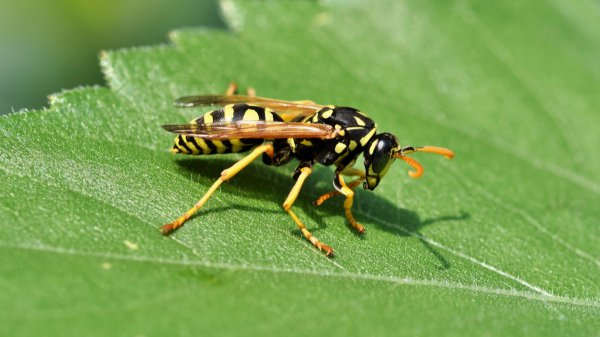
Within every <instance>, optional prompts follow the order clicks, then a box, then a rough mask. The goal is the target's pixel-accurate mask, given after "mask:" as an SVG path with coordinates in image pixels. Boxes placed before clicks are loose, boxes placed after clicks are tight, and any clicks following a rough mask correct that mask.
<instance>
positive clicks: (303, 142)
mask: <svg viewBox="0 0 600 337" xmlns="http://www.w3.org/2000/svg"><path fill="white" fill-rule="evenodd" d="M300 144H302V145H304V146H313V143H312V142H311V141H310V140H308V139H303V140H302V141H301V142H300Z"/></svg>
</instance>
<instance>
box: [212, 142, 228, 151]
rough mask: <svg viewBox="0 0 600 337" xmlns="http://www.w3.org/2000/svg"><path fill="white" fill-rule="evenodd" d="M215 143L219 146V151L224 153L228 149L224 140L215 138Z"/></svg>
mask: <svg viewBox="0 0 600 337" xmlns="http://www.w3.org/2000/svg"><path fill="white" fill-rule="evenodd" d="M212 142H213V144H215V146H216V147H217V153H224V152H225V151H227V147H226V146H225V145H223V142H222V141H220V140H213V141H212Z"/></svg>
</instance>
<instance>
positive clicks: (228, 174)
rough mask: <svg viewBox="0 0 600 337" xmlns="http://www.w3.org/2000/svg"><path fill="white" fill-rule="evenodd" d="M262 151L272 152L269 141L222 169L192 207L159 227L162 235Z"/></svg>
mask: <svg viewBox="0 0 600 337" xmlns="http://www.w3.org/2000/svg"><path fill="white" fill-rule="evenodd" d="M263 153H267V154H271V153H273V145H272V144H270V143H269V144H263V145H259V146H258V147H256V148H254V150H252V152H251V153H250V154H249V155H247V156H246V157H244V158H242V159H240V160H239V161H238V162H237V163H235V164H233V165H232V166H231V167H229V168H227V169H225V170H223V171H222V172H221V176H220V177H219V179H217V181H215V182H214V183H213V185H212V186H211V187H210V188H209V189H208V192H206V194H204V196H203V197H202V199H200V201H198V202H197V203H196V204H195V205H194V207H192V208H190V209H189V210H188V211H187V212H185V213H183V215H182V216H180V217H179V218H177V219H176V220H175V221H173V222H171V223H168V224H166V225H164V226H162V227H161V228H160V232H161V233H162V234H164V235H167V234H170V233H171V232H173V231H174V230H176V229H177V228H179V227H181V226H183V224H184V223H185V222H186V221H187V220H188V219H189V218H190V217H191V216H192V215H194V214H195V213H196V212H198V210H199V209H200V208H202V206H203V205H204V203H206V201H207V200H208V199H209V198H210V197H211V196H212V195H213V193H215V191H216V190H217V188H219V186H221V184H222V183H223V182H225V181H227V180H229V179H231V178H233V176H235V175H236V174H237V173H239V172H240V171H241V170H243V169H244V168H245V167H246V166H248V165H249V164H250V163H251V162H252V161H254V160H255V159H256V158H258V157H259V156H260V155H262V154H263Z"/></svg>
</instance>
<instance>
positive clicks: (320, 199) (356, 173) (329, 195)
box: [313, 167, 365, 206]
mask: <svg viewBox="0 0 600 337" xmlns="http://www.w3.org/2000/svg"><path fill="white" fill-rule="evenodd" d="M341 173H342V174H343V175H345V176H355V177H359V178H358V179H356V180H354V181H351V182H350V183H349V184H348V187H349V188H350V189H351V190H353V189H355V188H356V187H358V185H360V183H361V182H363V181H364V180H365V171H363V170H359V169H355V168H353V167H349V168H346V169H344V170H343V171H342V172H341ZM339 194H342V193H340V192H339V191H337V190H333V191H331V192H327V193H325V194H323V195H321V196H320V197H318V198H317V200H315V201H314V202H313V204H314V205H315V206H321V205H322V204H323V203H324V202H325V201H326V200H328V199H330V198H332V197H335V196H336V195H339Z"/></svg>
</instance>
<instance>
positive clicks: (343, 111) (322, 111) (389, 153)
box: [161, 84, 454, 256]
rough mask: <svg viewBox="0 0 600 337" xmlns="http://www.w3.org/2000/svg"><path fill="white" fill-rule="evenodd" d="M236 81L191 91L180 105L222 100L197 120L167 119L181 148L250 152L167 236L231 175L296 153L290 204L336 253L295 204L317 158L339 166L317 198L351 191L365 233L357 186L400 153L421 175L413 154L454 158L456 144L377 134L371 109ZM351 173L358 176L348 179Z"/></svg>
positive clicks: (368, 184)
mask: <svg viewBox="0 0 600 337" xmlns="http://www.w3.org/2000/svg"><path fill="white" fill-rule="evenodd" d="M235 90H236V87H235V85H234V84H231V85H230V86H229V88H228V90H227V92H226V94H225V95H207V96H187V97H181V98H179V99H177V100H176V101H175V105H176V106H177V107H196V106H201V105H214V104H216V105H222V107H221V108H219V109H216V110H212V111H209V112H207V113H206V114H204V115H203V116H200V117H198V118H196V119H194V120H192V121H191V122H190V123H189V124H181V125H163V127H164V128H165V129H166V130H168V131H171V132H174V133H177V134H178V136H177V137H176V138H175V144H174V145H173V147H172V148H171V152H173V153H184V154H195V155H212V154H222V153H238V152H247V151H250V154H248V155H247V156H246V157H244V158H242V159H241V160H239V161H238V162H236V163H235V164H233V165H232V166H231V167H229V168H227V169H225V170H224V171H222V172H221V176H220V177H219V178H218V179H217V181H215V183H214V184H213V185H212V186H211V187H210V188H209V189H208V191H207V192H206V193H205V194H204V196H203V197H202V198H201V199H200V201H198V202H197V203H196V204H195V205H194V206H193V207H192V208H191V209H189V210H188V211H187V212H185V213H184V214H183V215H182V216H180V217H179V218H177V219H176V220H175V221H173V222H171V223H168V224H166V225H164V226H163V227H162V228H161V232H162V233H163V234H165V235H167V234H169V233H171V232H173V231H174V230H176V229H177V228H179V227H181V226H182V225H183V224H184V223H185V222H186V221H187V220H188V219H189V218H190V217H191V216H192V215H193V214H194V213H196V212H197V211H198V210H199V209H200V208H201V207H202V206H203V205H204V203H206V201H207V200H208V199H209V198H210V196H211V195H212V194H213V193H214V192H215V191H216V190H217V188H218V187H219V186H220V185H221V184H222V183H223V182H224V181H227V180H229V179H231V178H232V177H233V176H235V175H236V174H237V173H238V172H240V171H241V170H242V169H244V168H245V167H246V166H248V165H249V164H250V163H251V162H252V161H254V160H255V159H257V158H258V157H261V156H262V160H263V162H264V163H265V164H267V165H274V166H280V165H284V164H286V163H288V162H290V161H291V160H292V159H297V160H298V161H299V164H298V167H297V168H296V170H295V172H294V175H293V178H294V180H295V181H296V182H295V184H294V186H293V187H292V190H291V191H290V193H289V195H288V196H287V198H286V199H285V201H284V203H283V209H284V210H285V212H287V213H288V214H289V215H290V216H291V217H292V219H293V220H294V222H295V223H296V225H297V226H298V228H299V229H300V230H301V231H302V234H303V235H304V237H305V238H306V239H307V240H308V241H310V242H311V243H312V244H313V245H314V246H315V247H317V248H318V249H320V250H321V251H323V252H325V253H326V254H327V256H332V255H333V249H332V248H331V247H330V246H328V245H326V244H324V243H322V242H321V241H319V240H318V239H317V238H316V237H315V236H313V235H312V234H311V233H310V232H309V231H308V229H306V227H305V226H304V224H303V223H302V221H301V220H300V219H299V218H298V216H297V215H296V213H294V211H293V210H292V205H293V204H294V201H295V200H296V198H297V196H298V193H299V192H300V189H301V188H302V185H303V184H304V182H305V180H306V178H307V177H308V176H309V175H310V174H311V173H312V171H313V166H314V165H315V164H321V165H325V166H328V165H334V166H335V174H334V178H333V186H334V188H335V190H334V191H332V192H329V193H326V194H324V195H322V196H321V197H319V198H318V199H317V200H316V202H315V204H316V205H320V204H322V203H323V202H324V201H325V200H327V199H329V198H331V197H333V196H335V195H338V194H341V195H343V196H344V197H345V201H344V213H345V215H346V218H347V219H348V222H349V223H350V224H351V225H352V227H353V228H354V229H355V230H356V231H358V233H363V232H364V231H365V229H364V227H363V226H362V225H361V224H360V223H359V222H358V221H356V219H355V218H354V216H353V215H352V203H353V200H354V191H353V189H354V188H355V187H357V186H358V185H360V183H361V182H362V183H363V187H364V188H365V189H369V190H374V189H375V187H377V185H378V184H379V182H380V181H381V179H382V178H383V176H384V175H385V174H386V173H387V171H388V169H389V167H390V166H391V164H392V162H393V161H394V159H397V158H398V159H402V160H404V161H405V162H407V163H408V164H409V165H410V166H412V167H413V168H414V171H409V175H410V176H411V177H412V178H418V177H419V176H421V174H422V173H423V168H422V167H421V165H420V164H419V163H418V162H417V161H416V160H414V159H412V158H410V157H407V156H406V155H407V154H410V153H413V152H430V153H435V154H439V155H442V156H444V157H446V158H448V159H451V158H452V157H453V156H454V153H453V152H452V151H451V150H448V149H445V148H441V147H434V146H420V147H414V146H404V147H401V146H400V144H399V141H398V138H397V137H396V136H394V135H393V134H391V133H387V132H384V133H377V125H376V124H375V122H373V120H371V119H370V118H369V117H367V116H366V114H364V113H363V112H361V111H359V110H357V109H355V108H351V107H341V106H333V105H320V104H316V103H314V102H312V101H284V100H278V99H271V98H261V97H256V96H255V95H254V91H253V90H252V89H251V90H249V93H248V95H247V96H240V95H234V92H235ZM361 154H362V155H363V156H364V165H365V169H364V171H363V170H359V169H355V168H353V167H352V166H353V165H354V163H355V162H356V159H357V158H358V157H359V156H360V155H361ZM344 176H354V177H356V179H355V180H353V181H351V182H349V183H346V182H345V180H344V178H343V177H344Z"/></svg>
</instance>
